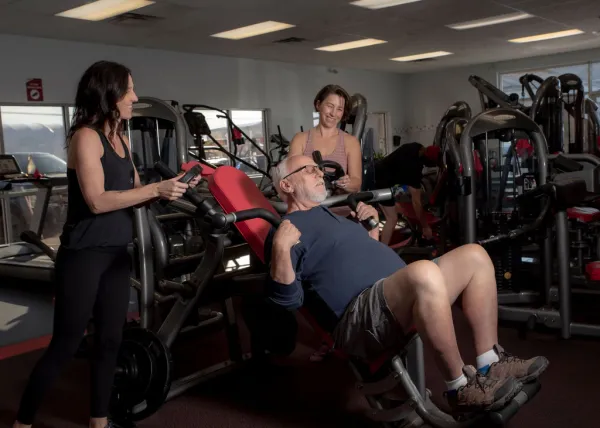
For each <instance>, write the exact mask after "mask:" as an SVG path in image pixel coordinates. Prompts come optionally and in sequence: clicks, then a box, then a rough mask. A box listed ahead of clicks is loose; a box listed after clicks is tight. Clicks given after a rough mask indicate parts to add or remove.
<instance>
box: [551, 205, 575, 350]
mask: <svg viewBox="0 0 600 428" xmlns="http://www.w3.org/2000/svg"><path fill="white" fill-rule="evenodd" d="M555 219H556V251H557V254H556V258H557V259H558V260H557V263H558V296H559V302H558V304H559V311H560V318H561V337H562V338H563V339H569V338H570V337H571V284H570V282H569V276H570V271H569V224H568V219H567V212H566V211H565V210H560V211H558V212H557V213H556V215H555Z"/></svg>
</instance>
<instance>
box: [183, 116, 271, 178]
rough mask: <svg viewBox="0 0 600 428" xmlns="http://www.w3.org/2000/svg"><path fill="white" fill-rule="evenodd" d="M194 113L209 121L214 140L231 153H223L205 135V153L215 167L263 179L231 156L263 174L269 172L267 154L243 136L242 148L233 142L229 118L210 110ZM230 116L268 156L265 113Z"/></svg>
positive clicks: (256, 172)
mask: <svg viewBox="0 0 600 428" xmlns="http://www.w3.org/2000/svg"><path fill="white" fill-rule="evenodd" d="M194 111H196V112H198V113H202V114H203V115H204V118H205V119H206V123H207V124H208V127H209V128H210V131H211V136H212V138H214V139H215V140H216V141H217V142H218V143H219V144H220V145H221V146H222V147H223V149H225V150H227V151H228V153H223V150H222V149H221V148H219V146H218V145H217V144H215V142H213V140H212V139H211V138H210V137H209V136H207V135H205V136H203V137H202V138H203V140H204V152H205V153H206V160H207V161H208V162H210V163H211V164H213V165H216V166H220V165H232V166H235V167H236V168H238V169H240V170H242V171H244V172H245V173H246V174H248V175H249V176H251V177H252V176H260V175H262V174H261V173H259V172H258V171H256V170H255V169H254V168H252V167H249V166H248V165H245V164H244V163H243V162H239V161H235V162H233V161H232V160H231V158H230V157H229V154H233V155H235V156H236V157H238V158H240V159H242V160H244V161H245V162H246V163H248V164H250V165H252V166H253V167H255V168H258V169H260V170H262V171H265V172H268V171H267V159H266V157H265V155H264V154H262V153H261V151H260V150H258V149H257V148H256V147H255V146H254V145H253V144H252V143H251V142H250V141H248V140H247V139H246V137H244V136H243V135H242V139H241V140H240V141H242V140H243V143H242V144H235V142H234V140H233V135H232V131H231V129H230V127H229V124H228V123H227V119H226V117H225V116H224V115H223V114H222V113H220V112H218V111H216V110H206V109H195V110H194ZM227 114H228V115H229V117H230V118H231V121H232V122H233V124H234V125H236V126H237V127H238V128H240V129H241V130H242V131H243V132H244V133H245V134H246V135H247V136H248V137H249V138H251V139H252V141H254V143H256V145H257V146H258V147H260V149H261V150H263V151H265V152H267V153H268V144H267V139H266V135H267V126H266V120H265V111H264V110H227Z"/></svg>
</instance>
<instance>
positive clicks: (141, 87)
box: [0, 35, 404, 138]
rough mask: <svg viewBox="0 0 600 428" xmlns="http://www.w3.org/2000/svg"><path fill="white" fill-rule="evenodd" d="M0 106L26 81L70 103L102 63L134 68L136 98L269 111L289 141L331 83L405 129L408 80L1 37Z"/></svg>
mask: <svg viewBox="0 0 600 428" xmlns="http://www.w3.org/2000/svg"><path fill="white" fill-rule="evenodd" d="M0 57H1V58H4V61H2V67H0V104H1V103H7V102H9V103H26V102H27V101H26V94H25V81H26V80H27V79H29V78H42V79H43V84H44V102H47V103H73V102H74V99H75V91H76V86H77V82H78V80H79V78H80V76H81V74H82V73H83V71H84V70H85V69H86V68H87V67H88V66H89V65H91V64H92V63H93V62H95V61H97V60H101V59H107V60H114V61H118V62H122V63H123V64H125V65H127V66H128V67H129V68H131V70H132V73H133V77H134V83H135V85H136V92H137V94H138V95H145V96H153V97H158V98H163V99H170V100H177V101H179V102H180V103H202V104H208V105H212V106H215V107H219V108H270V109H271V122H270V125H271V129H270V131H271V132H272V133H273V132H276V131H277V125H281V130H282V132H283V134H284V136H286V137H287V138H291V137H292V136H293V134H294V133H295V132H297V131H299V130H300V126H301V125H302V126H304V128H305V129H308V127H310V126H311V124H312V101H313V98H314V96H315V94H316V93H317V91H318V90H319V89H320V88H321V87H322V86H324V85H325V84H328V83H336V84H339V85H342V86H343V87H344V88H345V89H346V90H347V91H349V92H350V93H355V92H360V93H362V94H363V95H364V96H365V97H366V98H367V100H368V104H369V110H371V111H386V112H389V113H390V119H391V121H392V126H393V127H397V128H400V127H402V126H403V120H404V110H403V108H404V106H403V104H402V96H403V94H402V90H403V88H404V85H403V82H404V76H399V75H397V74H392V73H377V72H369V71H360V70H347V69H338V70H337V71H338V73H337V74H335V73H331V72H329V71H328V70H327V68H326V67H318V66H308V65H294V64H286V63H278V62H267V61H256V60H248V59H239V58H227V57H217V56H206V55H196V54H188V53H178V52H167V51H159V50H149V49H139V48H128V47H121V46H106V45H99V44H87V43H75V42H67V41H58V40H48V39H40V38H28V37H19V36H9V35H0Z"/></svg>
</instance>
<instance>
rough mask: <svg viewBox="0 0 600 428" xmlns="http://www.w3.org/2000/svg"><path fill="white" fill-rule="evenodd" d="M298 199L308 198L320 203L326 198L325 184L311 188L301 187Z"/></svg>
mask: <svg viewBox="0 0 600 428" xmlns="http://www.w3.org/2000/svg"><path fill="white" fill-rule="evenodd" d="M299 196H300V198H299V199H308V200H309V201H312V202H316V203H318V204H320V203H321V202H323V201H324V200H325V199H327V189H326V188H325V186H317V187H314V188H312V189H306V188H303V189H302V190H301V191H300V195H299Z"/></svg>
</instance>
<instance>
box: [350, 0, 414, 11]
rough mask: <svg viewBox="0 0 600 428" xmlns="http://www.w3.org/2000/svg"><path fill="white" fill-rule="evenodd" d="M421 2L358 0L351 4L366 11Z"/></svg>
mask: <svg viewBox="0 0 600 428" xmlns="http://www.w3.org/2000/svg"><path fill="white" fill-rule="evenodd" d="M417 1H421V0H357V1H353V2H352V3H350V4H351V5H353V6H358V7H364V8H365V9H384V8H386V7H393V6H400V5H402V4H407V3H415V2H417Z"/></svg>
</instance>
